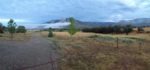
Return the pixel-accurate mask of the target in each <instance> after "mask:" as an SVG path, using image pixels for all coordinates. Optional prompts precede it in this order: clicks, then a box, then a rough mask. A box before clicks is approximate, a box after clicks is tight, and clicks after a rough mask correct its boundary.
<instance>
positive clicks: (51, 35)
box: [48, 28, 53, 37]
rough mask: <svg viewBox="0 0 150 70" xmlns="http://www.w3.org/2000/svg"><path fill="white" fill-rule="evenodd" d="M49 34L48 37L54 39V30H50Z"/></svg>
mask: <svg viewBox="0 0 150 70" xmlns="http://www.w3.org/2000/svg"><path fill="white" fill-rule="evenodd" d="M48 31H49V33H48V37H53V32H52V29H51V28H49V30H48Z"/></svg>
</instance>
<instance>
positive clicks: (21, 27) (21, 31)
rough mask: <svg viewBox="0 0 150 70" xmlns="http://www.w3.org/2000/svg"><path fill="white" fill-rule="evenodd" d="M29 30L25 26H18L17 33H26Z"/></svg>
mask: <svg viewBox="0 0 150 70" xmlns="http://www.w3.org/2000/svg"><path fill="white" fill-rule="evenodd" d="M26 32H27V30H26V28H25V26H18V28H17V33H26Z"/></svg>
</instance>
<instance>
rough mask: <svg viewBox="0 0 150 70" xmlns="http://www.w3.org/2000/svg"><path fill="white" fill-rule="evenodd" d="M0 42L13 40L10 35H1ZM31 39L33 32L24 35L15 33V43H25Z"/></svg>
mask: <svg viewBox="0 0 150 70" xmlns="http://www.w3.org/2000/svg"><path fill="white" fill-rule="evenodd" d="M0 36H1V37H0V40H11V38H10V34H9V33H4V34H0ZM30 37H31V32H27V33H26V34H24V33H15V34H14V38H13V40H14V41H24V40H27V39H29V38H30Z"/></svg>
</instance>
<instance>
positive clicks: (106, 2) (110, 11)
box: [0, 0, 150, 23]
mask: <svg viewBox="0 0 150 70" xmlns="http://www.w3.org/2000/svg"><path fill="white" fill-rule="evenodd" d="M67 17H75V18H76V19H79V20H82V21H119V20H123V19H135V18H149V17H150V0H0V22H4V21H8V19H9V18H13V19H15V20H16V21H17V22H33V23H34V22H40V23H42V22H46V21H48V20H52V19H61V18H67Z"/></svg>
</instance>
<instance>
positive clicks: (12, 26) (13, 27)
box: [0, 19, 27, 39]
mask: <svg viewBox="0 0 150 70" xmlns="http://www.w3.org/2000/svg"><path fill="white" fill-rule="evenodd" d="M5 32H9V34H10V37H11V39H13V37H14V33H26V32H27V30H26V28H25V26H18V27H17V24H16V22H15V21H14V20H13V19H10V20H9V21H8V25H7V27H6V26H4V25H3V24H2V23H0V33H5Z"/></svg>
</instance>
